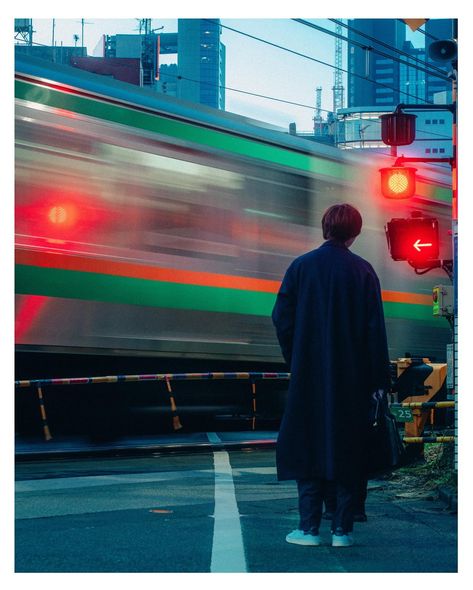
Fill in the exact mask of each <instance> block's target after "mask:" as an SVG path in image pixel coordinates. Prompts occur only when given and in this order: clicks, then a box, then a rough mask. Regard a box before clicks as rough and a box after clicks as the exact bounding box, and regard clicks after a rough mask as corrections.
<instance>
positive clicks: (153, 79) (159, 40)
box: [104, 19, 225, 109]
mask: <svg viewBox="0 0 473 590" xmlns="http://www.w3.org/2000/svg"><path fill="white" fill-rule="evenodd" d="M220 34H221V27H220V21H219V20H218V19H212V20H207V19H178V32H177V33H158V34H157V33H153V32H151V33H149V32H147V33H145V34H141V35H110V36H107V37H106V38H105V43H104V57H106V58H125V57H126V58H137V57H139V58H140V59H141V67H142V85H143V86H147V87H150V88H154V89H155V90H156V91H157V92H163V93H165V94H168V95H170V96H177V97H178V98H182V99H183V100H188V101H191V102H197V103H200V104H204V105H207V106H210V107H214V108H218V109H225V46H224V45H223V44H222V43H221V42H220ZM163 55H176V56H177V65H176V64H161V63H160V62H161V57H162V56H163Z"/></svg>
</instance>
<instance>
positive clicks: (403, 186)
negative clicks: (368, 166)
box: [379, 166, 417, 199]
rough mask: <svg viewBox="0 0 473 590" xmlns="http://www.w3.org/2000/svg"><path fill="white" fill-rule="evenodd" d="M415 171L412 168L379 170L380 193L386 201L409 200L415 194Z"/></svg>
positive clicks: (401, 167) (392, 167) (391, 167)
mask: <svg viewBox="0 0 473 590" xmlns="http://www.w3.org/2000/svg"><path fill="white" fill-rule="evenodd" d="M416 170H417V168H413V167H412V166H390V167H388V168H380V170H379V171H380V172H381V192H382V194H383V197H386V198H387V199H409V198H410V197H412V196H414V194H415V192H416Z"/></svg>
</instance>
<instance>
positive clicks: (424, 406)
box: [389, 401, 455, 410]
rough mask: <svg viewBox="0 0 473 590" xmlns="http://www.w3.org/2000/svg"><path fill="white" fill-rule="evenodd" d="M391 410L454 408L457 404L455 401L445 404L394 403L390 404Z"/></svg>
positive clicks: (445, 402)
mask: <svg viewBox="0 0 473 590" xmlns="http://www.w3.org/2000/svg"><path fill="white" fill-rule="evenodd" d="M389 407H390V408H420V409H425V410H427V409H429V408H454V407H455V402H454V401H444V402H405V403H393V404H389Z"/></svg>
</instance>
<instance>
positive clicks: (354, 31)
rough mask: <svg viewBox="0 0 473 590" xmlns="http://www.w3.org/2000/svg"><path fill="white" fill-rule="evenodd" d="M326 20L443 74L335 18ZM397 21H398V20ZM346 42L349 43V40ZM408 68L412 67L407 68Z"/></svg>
mask: <svg viewBox="0 0 473 590" xmlns="http://www.w3.org/2000/svg"><path fill="white" fill-rule="evenodd" d="M328 20H329V21H331V22H333V23H335V24H336V25H340V26H342V27H344V28H345V29H347V30H348V31H351V32H352V33H355V34H356V35H360V37H364V38H365V39H368V40H369V41H373V42H374V43H377V44H378V45H381V46H382V47H386V49H389V50H390V51H393V52H394V53H397V54H399V55H403V56H405V57H408V58H409V59H411V60H413V61H415V62H418V63H419V64H421V66H426V67H428V68H430V69H431V70H436V71H437V72H438V73H440V74H443V75H444V74H445V70H442V69H441V68H439V67H437V66H435V65H433V64H430V63H429V64H426V63H425V61H422V60H420V59H418V58H417V57H415V56H413V55H411V54H409V53H408V52H407V51H403V50H402V49H399V48H398V47H392V46H391V45H389V43H385V42H384V41H381V40H380V39H377V38H376V37H372V36H371V35H368V34H367V33H364V32H363V31H360V30H358V29H355V27H353V26H352V25H349V24H347V23H344V22H343V21H340V20H337V19H336V18H329V19H328ZM398 20H400V19H398ZM348 42H350V40H349V41H348ZM409 67H412V66H409ZM425 71H426V72H427V70H425ZM427 73H430V72H427Z"/></svg>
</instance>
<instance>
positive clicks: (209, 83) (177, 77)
mask: <svg viewBox="0 0 473 590" xmlns="http://www.w3.org/2000/svg"><path fill="white" fill-rule="evenodd" d="M166 76H169V77H171V76H172V77H173V78H176V79H177V80H187V81H188V82H193V83H195V84H206V85H207V86H212V87H214V88H219V89H222V90H229V91H230V92H237V93H240V94H247V95H249V96H256V97H257V98H264V99H266V100H273V101H275V102H281V103H284V104H291V105H294V106H298V107H302V108H306V109H311V110H312V111H313V110H314V105H308V104H303V103H300V102H294V101H291V100H285V99H283V98H276V97H275V96H268V95H266V94H258V93H256V92H250V91H248V90H242V89H240V88H232V87H230V86H224V85H222V84H215V83H213V82H208V81H206V80H204V81H202V80H194V79H193V78H188V77H186V76H181V75H179V74H171V73H166ZM320 110H321V111H324V112H325V113H332V111H330V110H328V109H322V108H320ZM405 110H406V111H408V110H409V107H408V106H407V107H406V109H405ZM370 123H373V124H375V125H381V121H379V120H376V119H371V120H370ZM423 133H426V134H428V135H431V136H435V137H439V138H440V139H451V137H448V136H446V135H441V134H440V133H435V132H433V131H423Z"/></svg>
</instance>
